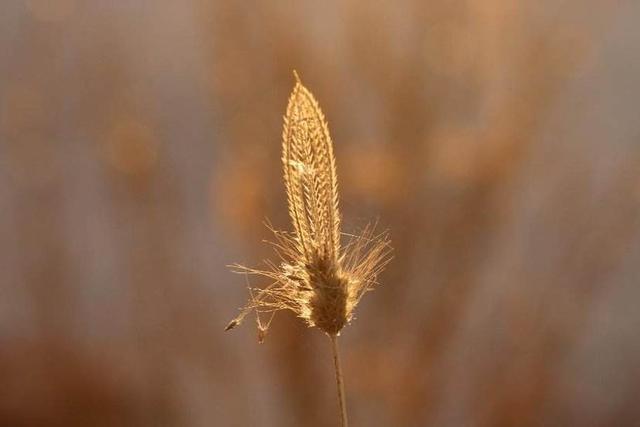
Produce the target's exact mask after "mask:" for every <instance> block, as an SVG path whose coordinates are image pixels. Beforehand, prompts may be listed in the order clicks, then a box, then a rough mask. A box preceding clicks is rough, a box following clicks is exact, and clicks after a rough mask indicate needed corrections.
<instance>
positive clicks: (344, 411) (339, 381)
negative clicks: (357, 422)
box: [329, 335, 349, 427]
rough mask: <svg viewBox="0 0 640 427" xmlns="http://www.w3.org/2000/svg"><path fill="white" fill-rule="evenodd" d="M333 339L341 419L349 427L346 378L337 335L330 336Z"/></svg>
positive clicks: (344, 426)
mask: <svg viewBox="0 0 640 427" xmlns="http://www.w3.org/2000/svg"><path fill="white" fill-rule="evenodd" d="M329 338H331V350H332V352H333V366H334V367H335V369H336V383H337V385H338V399H339V400H340V419H341V420H342V427H349V421H348V420H347V402H346V395H345V393H344V377H343V376H342V365H341V364H340V355H339V353H338V337H337V335H329Z"/></svg>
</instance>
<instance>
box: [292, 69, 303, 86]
mask: <svg viewBox="0 0 640 427" xmlns="http://www.w3.org/2000/svg"><path fill="white" fill-rule="evenodd" d="M293 77H295V79H296V83H298V84H302V81H300V76H299V75H298V72H297V71H296V70H293Z"/></svg>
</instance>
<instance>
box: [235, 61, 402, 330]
mask: <svg viewBox="0 0 640 427" xmlns="http://www.w3.org/2000/svg"><path fill="white" fill-rule="evenodd" d="M294 75H295V78H296V84H295V86H294V88H293V92H292V93H291V96H290V97H289V103H288V106H287V111H286V115H285V117H284V129H283V137H282V139H283V143H282V162H283V167H284V183H285V187H286V191H287V201H288V205H289V215H290V217H291V222H292V224H293V232H291V233H287V232H282V231H275V230H273V229H272V231H273V233H274V235H275V242H273V246H274V249H275V250H276V252H277V254H278V255H279V257H280V258H281V259H282V260H283V262H282V264H281V265H279V266H276V265H273V264H270V269H269V270H258V269H252V268H247V267H243V266H240V265H235V266H234V267H235V270H236V271H237V272H241V273H245V274H256V275H260V276H264V277H267V278H270V279H271V280H272V284H271V285H269V286H267V287H266V288H263V289H256V291H257V293H256V294H255V295H254V294H253V292H252V298H251V300H250V301H249V303H248V304H247V305H246V306H245V307H244V308H243V309H242V311H241V313H240V315H239V316H238V317H237V318H236V319H234V320H232V321H231V322H230V323H229V325H228V326H227V329H226V330H229V329H232V328H234V327H235V326H237V325H239V324H240V322H241V321H242V319H243V318H244V317H245V316H246V315H247V314H248V313H249V312H251V311H255V312H256V315H257V322H258V329H259V333H258V334H259V340H260V341H261V340H262V339H264V336H265V334H266V330H267V328H268V324H267V325H266V326H264V325H262V323H261V321H260V314H261V313H265V312H270V313H272V314H273V313H274V312H275V311H278V310H285V309H286V310H291V311H293V312H294V313H295V314H296V315H297V316H299V317H301V318H302V319H304V320H305V321H306V322H307V324H308V325H309V326H315V327H317V328H319V329H320V330H322V331H324V332H326V333H327V334H329V335H333V336H335V335H337V334H338V333H339V332H340V330H341V329H342V328H343V327H344V326H345V325H346V324H347V323H349V321H350V320H351V317H352V313H353V310H354V308H355V307H356V305H357V304H358V302H359V301H360V298H361V297H362V295H363V294H364V293H365V292H366V291H368V290H370V289H371V288H372V286H373V285H374V284H375V279H376V276H377V275H378V274H379V273H380V272H381V271H382V269H383V268H384V266H385V265H386V263H387V262H388V261H389V260H390V257H389V253H390V248H389V241H388V239H387V236H386V234H380V235H375V234H374V232H373V227H370V226H368V227H366V228H365V229H364V230H363V232H362V233H361V234H360V235H357V236H352V237H351V238H350V241H349V242H348V243H347V245H345V246H344V247H342V246H341V244H340V237H341V233H340V212H339V210H338V183H337V173H336V165H335V158H334V155H333V145H332V142H331V137H330V135H329V128H328V126H327V122H326V121H325V119H324V115H323V114H322V111H321V110H320V106H319V105H318V102H317V101H316V100H315V98H314V96H313V95H312V94H311V92H309V90H308V89H307V88H306V87H304V86H303V85H302V83H301V81H300V78H299V76H298V74H297V73H295V72H294ZM269 323H270V321H269Z"/></svg>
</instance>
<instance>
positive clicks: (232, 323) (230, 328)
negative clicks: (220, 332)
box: [224, 319, 240, 332]
mask: <svg viewBox="0 0 640 427" xmlns="http://www.w3.org/2000/svg"><path fill="white" fill-rule="evenodd" d="M239 324H240V321H238V319H233V320H232V321H231V322H229V324H228V325H227V326H226V327H225V328H224V330H225V332H226V331H230V330H232V329H233V328H235V327H236V326H238V325H239Z"/></svg>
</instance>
